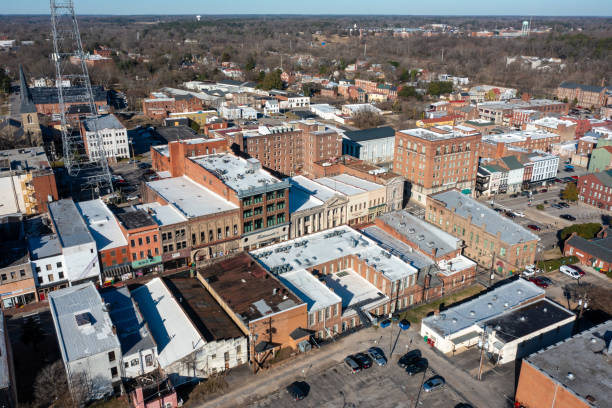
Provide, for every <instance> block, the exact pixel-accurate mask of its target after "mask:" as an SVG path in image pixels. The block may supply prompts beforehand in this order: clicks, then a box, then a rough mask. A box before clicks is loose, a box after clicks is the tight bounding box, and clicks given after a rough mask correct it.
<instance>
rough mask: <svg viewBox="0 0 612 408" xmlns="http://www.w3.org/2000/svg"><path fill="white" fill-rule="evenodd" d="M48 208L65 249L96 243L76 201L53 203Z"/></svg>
mask: <svg viewBox="0 0 612 408" xmlns="http://www.w3.org/2000/svg"><path fill="white" fill-rule="evenodd" d="M48 208H49V215H50V216H51V220H52V221H53V225H54V226H55V231H56V232H57V236H58V237H59V239H60V243H61V244H62V247H63V248H67V247H72V246H77V245H82V244H87V243H91V242H94V239H93V236H92V235H91V233H90V232H89V229H88V228H87V224H85V221H84V220H83V217H81V213H80V212H79V210H78V209H77V206H76V205H75V204H74V201H72V200H71V199H69V198H66V199H63V200H58V201H53V202H51V203H49V204H48Z"/></svg>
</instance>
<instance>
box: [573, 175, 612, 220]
mask: <svg viewBox="0 0 612 408" xmlns="http://www.w3.org/2000/svg"><path fill="white" fill-rule="evenodd" d="M576 187H577V188H578V200H580V201H581V202H583V203H585V204H588V205H592V206H593V207H597V208H601V209H604V210H611V211H612V170H606V171H602V172H599V173H589V174H585V175H584V176H580V177H578V183H577V186H576Z"/></svg>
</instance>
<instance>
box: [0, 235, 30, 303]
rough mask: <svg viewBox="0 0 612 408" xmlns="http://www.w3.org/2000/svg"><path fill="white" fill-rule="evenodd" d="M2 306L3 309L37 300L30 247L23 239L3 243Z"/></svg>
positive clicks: (0, 289)
mask: <svg viewBox="0 0 612 408" xmlns="http://www.w3.org/2000/svg"><path fill="white" fill-rule="evenodd" d="M0 291H2V293H0V301H1V303H0V306H1V307H2V309H10V308H14V307H20V306H23V305H26V304H29V303H33V302H37V301H38V297H37V296H36V283H35V281H34V275H33V272H32V264H31V262H30V255H29V253H28V247H27V245H26V244H25V243H24V242H23V241H6V242H3V243H2V257H1V258H0Z"/></svg>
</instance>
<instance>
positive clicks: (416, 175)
mask: <svg viewBox="0 0 612 408" xmlns="http://www.w3.org/2000/svg"><path fill="white" fill-rule="evenodd" d="M480 145H481V135H480V133H478V132H467V133H464V132H457V131H454V130H453V129H452V127H432V128H429V129H407V130H400V131H397V132H396V134H395V157H394V160H393V171H394V172H395V173H397V174H399V175H401V176H403V177H404V178H405V179H406V181H408V182H410V184H411V197H410V199H411V200H414V201H415V202H416V203H418V204H420V205H422V206H423V205H425V203H426V197H427V196H428V195H430V194H432V193H435V192H438V191H442V190H445V189H448V188H451V187H454V188H458V189H460V190H461V191H463V192H465V193H467V194H471V193H472V192H473V191H474V188H475V185H476V173H477V171H478V157H479V153H480Z"/></svg>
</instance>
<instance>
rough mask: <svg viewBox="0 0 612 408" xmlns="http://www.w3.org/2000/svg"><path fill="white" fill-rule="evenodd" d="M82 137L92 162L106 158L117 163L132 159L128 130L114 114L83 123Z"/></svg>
mask: <svg viewBox="0 0 612 408" xmlns="http://www.w3.org/2000/svg"><path fill="white" fill-rule="evenodd" d="M81 135H82V136H83V141H84V142H85V151H86V152H87V155H88V156H89V159H90V160H99V159H100V158H101V157H105V158H106V159H107V160H108V161H110V162H113V163H116V162H117V159H127V158H129V157H130V146H129V144H128V137H127V129H126V128H125V126H123V125H122V124H121V122H119V120H118V119H117V117H116V116H115V115H113V114H109V115H103V116H100V117H97V118H93V119H86V120H84V121H82V122H81Z"/></svg>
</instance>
